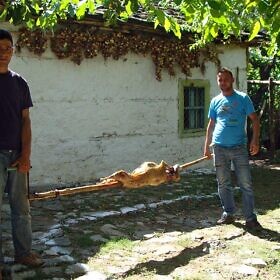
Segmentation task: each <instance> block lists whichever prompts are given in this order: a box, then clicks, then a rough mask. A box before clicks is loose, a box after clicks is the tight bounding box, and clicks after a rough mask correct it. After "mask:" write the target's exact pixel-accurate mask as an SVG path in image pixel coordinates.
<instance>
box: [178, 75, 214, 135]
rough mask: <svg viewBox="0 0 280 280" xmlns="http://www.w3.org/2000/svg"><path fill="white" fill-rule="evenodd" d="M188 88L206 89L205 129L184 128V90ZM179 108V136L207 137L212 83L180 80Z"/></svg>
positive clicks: (198, 80) (197, 80)
mask: <svg viewBox="0 0 280 280" xmlns="http://www.w3.org/2000/svg"><path fill="white" fill-rule="evenodd" d="M186 87H203V88H204V92H205V94H204V127H203V128H195V129H185V128H184V89H185V88H186ZM178 103H179V104H178V107H179V123H178V127H179V136H180V137H181V138H184V137H190V136H202V135H205V130H206V127H207V124H208V108H209V104H210V82H209V81H208V80H200V79H193V80H191V79H190V80H189V79H187V80H183V79H180V80H179V96H178Z"/></svg>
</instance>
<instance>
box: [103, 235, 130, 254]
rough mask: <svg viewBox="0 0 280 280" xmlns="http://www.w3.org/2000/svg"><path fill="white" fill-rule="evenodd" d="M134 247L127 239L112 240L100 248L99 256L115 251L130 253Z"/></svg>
mask: <svg viewBox="0 0 280 280" xmlns="http://www.w3.org/2000/svg"><path fill="white" fill-rule="evenodd" d="M134 246H135V244H134V242H133V241H131V240H129V239H127V238H113V239H111V240H110V241H108V242H106V243H105V244H103V245H102V246H101V247H100V252H99V255H103V254H109V253H112V252H113V251H116V250H117V251H125V252H131V251H132V249H133V247H134Z"/></svg>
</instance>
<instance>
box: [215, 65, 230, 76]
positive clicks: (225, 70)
mask: <svg viewBox="0 0 280 280" xmlns="http://www.w3.org/2000/svg"><path fill="white" fill-rule="evenodd" d="M220 73H229V74H230V75H231V77H233V74H232V72H231V71H230V70H229V69H228V68H226V67H222V68H220V69H219V71H218V74H220Z"/></svg>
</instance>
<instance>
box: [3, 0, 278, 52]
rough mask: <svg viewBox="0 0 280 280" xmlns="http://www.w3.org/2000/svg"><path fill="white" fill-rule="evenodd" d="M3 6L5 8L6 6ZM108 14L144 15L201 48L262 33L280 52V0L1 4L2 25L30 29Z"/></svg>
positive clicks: (23, 0) (111, 17) (112, 18)
mask: <svg viewBox="0 0 280 280" xmlns="http://www.w3.org/2000/svg"><path fill="white" fill-rule="evenodd" d="M1 3H2V4H1ZM100 11H102V12H103V17H104V18H105V20H106V21H107V22H108V23H109V24H113V23H116V22H117V21H118V20H120V21H126V20H128V19H129V18H131V17H134V16H136V15H139V14H140V13H141V14H145V15H146V20H147V21H150V22H153V23H154V26H155V28H156V27H158V26H161V27H163V28H164V29H165V30H166V31H167V32H173V33H174V34H175V36H177V37H179V38H180V37H181V32H182V31H190V32H194V33H196V34H197V35H198V40H197V42H196V44H198V45H200V44H201V45H202V44H205V43H207V42H211V41H213V40H215V39H216V38H217V37H219V38H221V36H222V37H223V38H225V39H227V38H229V37H230V36H232V35H234V36H236V37H240V36H241V35H242V32H248V33H249V36H248V38H249V39H248V40H249V41H250V40H253V39H254V38H255V37H256V36H257V35H258V34H259V32H263V34H265V35H266V36H267V38H268V40H269V41H270V44H269V53H270V54H271V55H273V54H276V53H278V54H279V53H280V51H279V49H280V48H279V46H280V1H279V0H191V1H190V0H175V1H171V0H60V1H59V0H13V1H0V20H1V21H9V22H11V23H12V24H14V25H18V24H24V25H26V26H27V27H28V28H41V29H52V28H54V27H55V26H56V25H57V24H58V23H59V22H60V21H61V20H66V19H69V18H71V19H75V20H81V19H83V18H85V17H86V16H90V15H95V14H97V13H100Z"/></svg>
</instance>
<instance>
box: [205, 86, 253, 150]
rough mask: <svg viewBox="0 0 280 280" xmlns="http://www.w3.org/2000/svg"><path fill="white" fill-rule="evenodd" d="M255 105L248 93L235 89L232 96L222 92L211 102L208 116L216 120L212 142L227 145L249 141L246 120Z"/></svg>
mask: <svg viewBox="0 0 280 280" xmlns="http://www.w3.org/2000/svg"><path fill="white" fill-rule="evenodd" d="M254 111H255V110H254V106H253V103H252V101H251V99H250V98H249V96H248V95H247V94H246V93H243V92H238V91H236V90H235V91H234V92H233V94H232V95H230V96H224V95H223V94H222V93H220V94H219V95H218V96H216V97H214V98H213V99H212V101H211V103H210V107H209V113H208V117H209V118H211V119H213V120H214V121H215V128H214V131H213V137H212V143H214V144H218V145H221V146H225V147H232V146H237V145H242V144H245V143H246V142H247V137H246V120H247V116H248V115H250V114H251V113H253V112H254Z"/></svg>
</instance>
